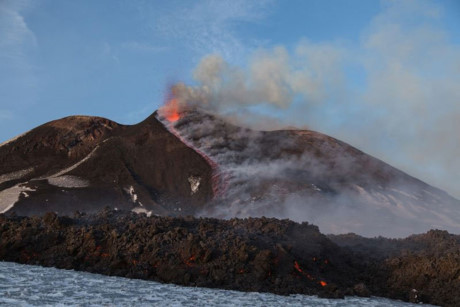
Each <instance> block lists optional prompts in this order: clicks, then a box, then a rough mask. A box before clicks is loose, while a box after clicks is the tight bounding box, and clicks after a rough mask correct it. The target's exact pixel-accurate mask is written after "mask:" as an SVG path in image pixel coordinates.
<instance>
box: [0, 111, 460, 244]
mask: <svg viewBox="0 0 460 307" xmlns="http://www.w3.org/2000/svg"><path fill="white" fill-rule="evenodd" d="M107 206H109V207H111V208H114V209H119V210H132V211H134V212H137V213H145V214H147V215H151V214H155V215H172V216H180V215H195V216H211V217H218V218H231V217H249V216H270V217H278V218H289V219H292V220H295V221H309V222H312V223H314V224H317V225H318V226H319V227H320V229H321V230H322V231H323V232H328V233H344V232H355V233H359V234H361V235H365V236H375V235H385V236H392V237H400V236H405V235H408V234H412V233H415V232H424V231H427V230H428V229H431V228H441V229H446V230H448V231H451V232H454V233H460V226H459V225H460V210H459V209H460V201H459V200H457V199H455V198H453V197H451V196H449V195H448V194H447V193H446V192H443V191H441V190H439V189H437V188H434V187H432V186H430V185H428V184H426V183H424V182H422V181H420V180H418V179H416V178H413V177H411V176H409V175H408V174H405V173H404V172H402V171H399V170H397V169H396V168H393V167H391V166H390V165H388V164H386V163H384V162H382V161H380V160H378V159H376V158H374V157H371V156H369V155H367V154H365V153H364V152H362V151H360V150H358V149H356V148H354V147H352V146H350V145H348V144H346V143H344V142H342V141H339V140H337V139H335V138H332V137H329V136H327V135H324V134H321V133H318V132H315V131H310V130H277V131H255V130H251V129H248V128H243V127H239V126H237V125H234V124H232V123H230V122H229V121H227V120H225V119H224V118H222V117H219V116H217V115H214V114H210V113H207V112H204V111H202V110H199V109H190V110H187V111H183V112H181V113H180V114H179V113H177V114H176V113H174V116H171V114H164V113H163V112H161V110H160V111H157V112H155V113H154V114H152V115H151V116H150V117H148V118H147V119H146V120H144V121H143V122H141V123H139V124H136V125H131V126H127V125H121V124H118V123H115V122H113V121H110V120H108V119H104V118H100V117H89V116H72V117H66V118H63V119H60V120H56V121H52V122H49V123H46V124H44V125H42V126H39V127H37V128H35V129H33V130H31V131H29V132H27V133H25V134H23V135H20V136H18V137H17V138H15V139H12V140H10V141H8V142H6V143H3V144H2V145H1V146H0V213H11V212H15V213H16V214H18V215H28V216H30V215H36V214H43V213H45V212H49V211H53V212H56V213H58V214H59V215H71V214H73V213H74V212H75V211H80V212H95V211H99V210H100V209H101V208H103V207H107Z"/></svg>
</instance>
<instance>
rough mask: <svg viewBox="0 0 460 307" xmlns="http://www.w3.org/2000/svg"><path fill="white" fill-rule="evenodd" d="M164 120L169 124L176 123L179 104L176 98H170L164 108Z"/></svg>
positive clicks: (178, 117)
mask: <svg viewBox="0 0 460 307" xmlns="http://www.w3.org/2000/svg"><path fill="white" fill-rule="evenodd" d="M165 115H166V119H167V120H168V121H170V122H176V121H178V120H179V119H180V115H179V102H178V101H177V98H171V99H170V100H169V101H168V102H167V103H166V106H165Z"/></svg>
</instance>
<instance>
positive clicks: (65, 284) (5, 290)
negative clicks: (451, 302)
mask: <svg viewBox="0 0 460 307" xmlns="http://www.w3.org/2000/svg"><path fill="white" fill-rule="evenodd" d="M0 305H8V306H43V305H52V306H55V305H79V306H93V305H94V306H96V305H98V306H99V305H104V306H194V307H196V306H419V305H414V304H409V303H404V302H400V301H394V300H389V299H384V298H377V297H371V298H358V297H346V298H345V299H343V300H340V299H321V298H318V297H316V296H307V295H290V296H280V295H275V294H270V293H257V292H249V293H247V292H239V291H228V290H216V289H207V288H195V287H182V286H176V285H171V284H162V283H158V282H153V281H145V280H137V279H128V278H121V277H112V276H104V275H99V274H91V273H86V272H76V271H68V270H60V269H55V268H44V267H40V266H33V265H23V264H17V263H11V262H0Z"/></svg>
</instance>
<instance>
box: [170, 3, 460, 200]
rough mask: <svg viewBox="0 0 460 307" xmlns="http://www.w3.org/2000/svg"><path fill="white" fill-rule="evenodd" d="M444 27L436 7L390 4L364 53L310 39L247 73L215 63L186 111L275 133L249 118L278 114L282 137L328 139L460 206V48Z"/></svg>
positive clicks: (205, 70)
mask: <svg viewBox="0 0 460 307" xmlns="http://www.w3.org/2000/svg"><path fill="white" fill-rule="evenodd" d="M414 15H416V16H417V18H411V16H414ZM440 18H442V12H441V11H440V10H439V9H438V8H437V7H436V6H435V5H429V4H426V3H425V2H412V1H402V2H388V3H387V5H386V6H385V8H384V10H383V11H382V12H381V13H380V14H379V15H377V16H376V17H375V18H374V20H373V21H372V22H371V23H370V25H369V26H368V28H367V29H366V30H365V31H364V32H363V35H362V39H361V41H360V43H359V44H358V45H353V44H350V43H343V42H342V43H338V42H323V43H313V42H311V41H308V40H306V39H304V40H302V41H301V42H300V43H299V44H298V45H297V47H295V48H294V49H288V48H286V47H283V46H276V47H273V48H271V49H263V50H257V51H255V52H254V54H253V55H252V56H251V58H250V59H249V61H248V64H247V65H246V66H245V67H236V66H234V65H232V64H230V63H228V62H226V61H225V59H224V58H223V57H221V56H219V55H217V54H212V55H208V56H205V57H204V58H203V59H202V60H201V62H200V63H199V64H198V66H197V68H196V69H195V71H194V74H193V76H194V79H195V80H196V82H197V85H196V86H185V85H184V84H179V85H177V86H176V87H175V92H176V95H177V96H178V97H180V99H179V100H180V101H181V104H182V105H200V107H202V108H204V109H207V110H211V111H213V112H218V113H220V114H228V113H229V112H230V113H231V114H232V118H233V120H234V121H240V122H244V123H245V124H247V125H252V127H254V126H256V127H255V128H259V127H257V123H263V124H264V125H263V128H264V129H266V130H268V129H269V128H270V126H271V125H270V123H272V122H273V120H272V119H269V120H265V121H264V120H257V121H253V120H252V116H251V115H248V114H250V112H251V110H252V109H251V108H254V107H255V106H256V107H257V108H268V110H271V111H272V113H271V114H274V117H275V118H276V119H277V121H278V123H277V124H276V125H274V127H273V128H279V127H281V126H292V125H295V126H308V127H310V128H312V129H314V130H318V131H322V132H325V133H327V134H330V135H333V136H335V137H337V138H339V139H341V140H344V141H347V142H349V143H351V144H353V145H355V146H357V147H359V148H361V149H363V150H365V151H366V152H369V153H370V154H372V155H374V156H377V157H379V158H381V159H383V160H385V161H386V162H389V163H390V164H392V165H394V166H396V167H398V168H401V169H402V170H404V171H407V172H408V173H410V174H412V175H414V176H416V177H418V178H421V179H422V180H425V181H427V182H429V183H430V184H433V185H435V186H438V187H441V188H444V189H446V190H447V191H448V192H450V193H451V194H453V195H454V196H456V197H460V190H459V189H458V184H459V182H460V179H459V177H458V174H459V173H460V160H459V159H458V157H459V156H460V139H459V138H458V137H457V136H456V134H457V132H458V131H460V120H459V119H460V103H459V102H460V90H459V87H458V84H460V47H459V46H458V45H456V44H454V43H452V42H451V41H450V39H449V37H448V33H447V32H446V31H445V30H444V29H443V28H442V27H441V26H440V25H439V23H438V20H439V19H440ZM273 111H275V112H273ZM238 114H244V116H243V118H242V117H241V116H240V117H239V116H238ZM279 122H281V123H279ZM255 123H256V125H255ZM421 165H423V167H421Z"/></svg>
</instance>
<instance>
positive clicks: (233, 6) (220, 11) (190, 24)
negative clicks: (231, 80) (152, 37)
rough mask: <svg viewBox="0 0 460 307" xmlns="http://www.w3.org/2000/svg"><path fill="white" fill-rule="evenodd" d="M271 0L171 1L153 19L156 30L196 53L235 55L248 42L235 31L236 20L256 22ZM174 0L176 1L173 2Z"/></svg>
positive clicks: (239, 52) (244, 48)
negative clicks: (167, 9)
mask: <svg viewBox="0 0 460 307" xmlns="http://www.w3.org/2000/svg"><path fill="white" fill-rule="evenodd" d="M272 2H273V1H271V0H262V1H250V0H233V1H215V0H207V1H199V2H189V4H185V5H184V2H181V3H182V4H181V5H174V8H173V9H171V11H168V12H162V14H161V15H159V16H158V17H157V18H156V19H155V21H154V22H155V26H154V28H155V31H157V32H158V33H160V34H161V35H162V36H164V37H167V38H168V39H176V40H180V41H181V43H182V44H183V45H184V46H187V48H191V49H192V50H194V51H195V52H196V53H198V54H200V55H202V54H204V53H219V54H220V55H222V56H223V57H224V58H225V59H235V57H236V56H238V55H239V56H241V54H243V53H245V52H246V49H247V43H248V42H244V41H242V40H241V38H240V37H239V36H238V35H237V34H236V33H235V29H234V25H235V24H236V23H237V22H257V21H259V20H262V19H263V18H264V17H265V16H266V15H267V14H268V8H269V7H270V4H271V3H272ZM176 4H177V3H176Z"/></svg>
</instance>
